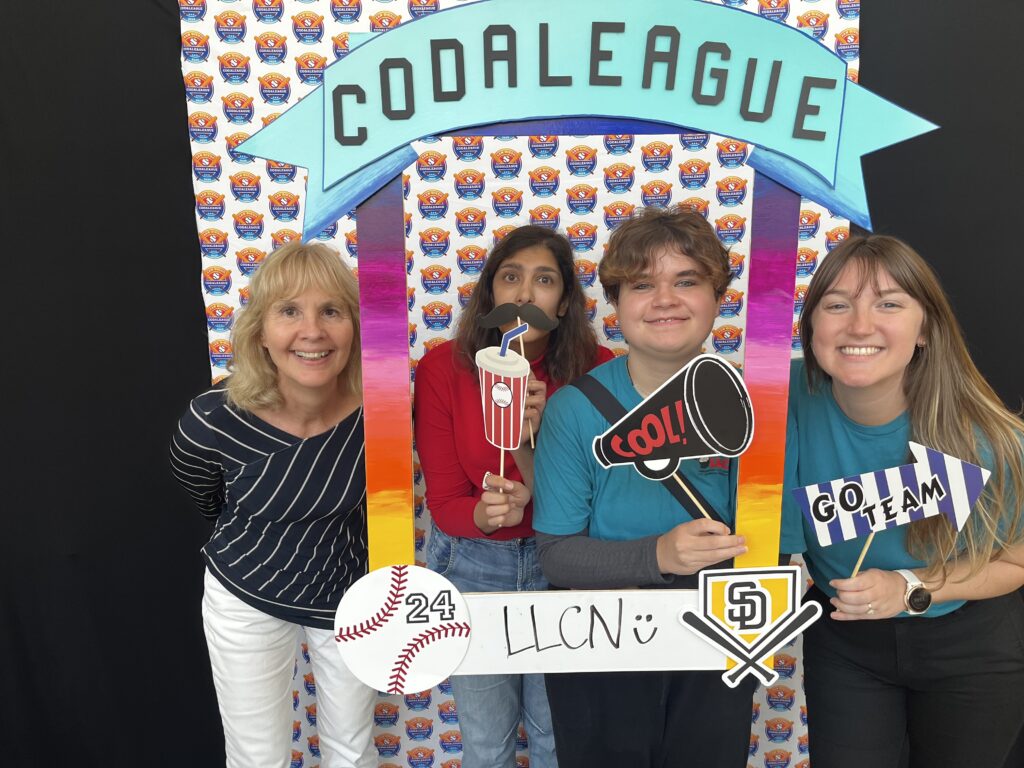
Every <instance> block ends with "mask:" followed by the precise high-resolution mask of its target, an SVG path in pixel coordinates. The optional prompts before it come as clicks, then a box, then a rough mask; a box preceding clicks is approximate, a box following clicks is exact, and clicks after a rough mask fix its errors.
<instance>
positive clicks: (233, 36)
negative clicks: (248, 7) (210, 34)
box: [213, 11, 245, 44]
mask: <svg viewBox="0 0 1024 768" xmlns="http://www.w3.org/2000/svg"><path fill="white" fill-rule="evenodd" d="M213 31H214V32H216V33H217V37H218V38H219V39H220V41H221V42H222V43H228V44H234V43H240V42H242V41H243V40H245V16H243V15H242V14H240V13H238V12H237V11H224V13H218V14H217V15H216V16H214V17H213Z"/></svg>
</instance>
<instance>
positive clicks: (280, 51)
mask: <svg viewBox="0 0 1024 768" xmlns="http://www.w3.org/2000/svg"><path fill="white" fill-rule="evenodd" d="M254 42H255V43H256V56H257V57H258V58H259V60H260V61H262V62H263V63H264V64H280V63H281V62H283V61H284V59H285V56H287V55H288V40H287V38H285V36H284V35H279V34H277V32H262V33H261V34H258V35H256V39H255V40H254Z"/></svg>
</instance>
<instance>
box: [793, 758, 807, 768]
mask: <svg viewBox="0 0 1024 768" xmlns="http://www.w3.org/2000/svg"><path fill="white" fill-rule="evenodd" d="M793 768H811V761H810V760H808V759H807V758H804V759H803V760H801V761H800V762H799V763H797V764H796V765H794V766H793Z"/></svg>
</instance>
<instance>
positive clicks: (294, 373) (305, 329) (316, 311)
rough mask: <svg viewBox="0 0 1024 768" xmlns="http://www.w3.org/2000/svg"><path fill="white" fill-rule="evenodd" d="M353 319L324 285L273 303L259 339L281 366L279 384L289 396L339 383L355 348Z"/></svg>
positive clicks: (285, 397)
mask: <svg viewBox="0 0 1024 768" xmlns="http://www.w3.org/2000/svg"><path fill="white" fill-rule="evenodd" d="M352 337H353V325H352V319H351V317H349V315H348V314H347V313H346V311H345V310H344V308H343V306H342V303H341V302H340V301H339V300H338V299H337V298H335V297H333V296H331V295H330V294H328V293H327V292H325V291H324V290H323V289H322V288H308V289H307V290H305V291H303V292H302V293H300V294H299V295H298V296H295V297H292V298H288V299H282V300H280V301H277V302H275V303H274V305H273V306H272V307H270V310H269V311H268V312H267V314H266V316H265V317H264V319H263V332H262V334H261V337H260V341H261V343H262V344H263V346H264V348H266V350H267V354H269V355H270V359H271V361H272V362H273V364H274V366H275V367H276V368H277V385H278V388H279V389H280V391H281V395H282V396H283V397H284V399H285V402H286V403H287V402H288V401H289V399H290V398H291V397H295V396H304V395H307V394H310V393H312V392H325V391H331V390H332V389H336V388H338V387H339V386H341V384H340V381H339V376H341V373H342V371H344V370H345V366H346V365H347V364H348V361H349V354H350V352H351V350H352Z"/></svg>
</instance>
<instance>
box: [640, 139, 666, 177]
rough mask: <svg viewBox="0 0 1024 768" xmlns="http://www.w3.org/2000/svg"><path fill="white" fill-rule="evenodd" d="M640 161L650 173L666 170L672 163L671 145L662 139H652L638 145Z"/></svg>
mask: <svg viewBox="0 0 1024 768" xmlns="http://www.w3.org/2000/svg"><path fill="white" fill-rule="evenodd" d="M640 162H641V163H642V164H643V166H644V169H645V170H647V171H649V172H650V173H661V172H662V171H667V170H668V167H669V165H671V164H672V145H671V144H666V143H665V142H664V141H652V142H650V143H649V144H644V145H643V146H642V147H640Z"/></svg>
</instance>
